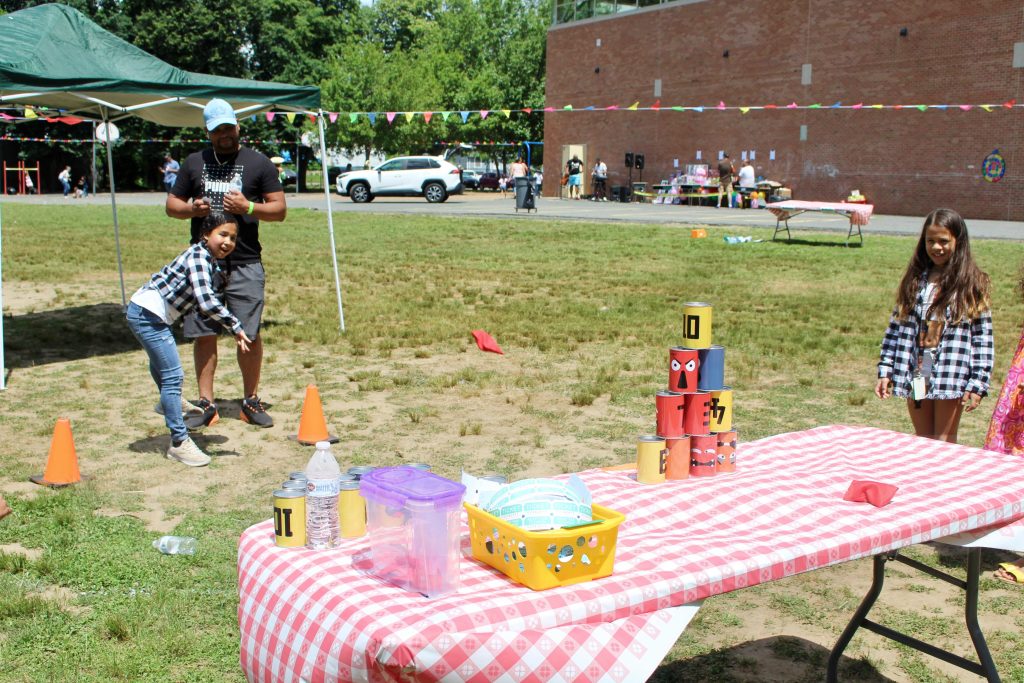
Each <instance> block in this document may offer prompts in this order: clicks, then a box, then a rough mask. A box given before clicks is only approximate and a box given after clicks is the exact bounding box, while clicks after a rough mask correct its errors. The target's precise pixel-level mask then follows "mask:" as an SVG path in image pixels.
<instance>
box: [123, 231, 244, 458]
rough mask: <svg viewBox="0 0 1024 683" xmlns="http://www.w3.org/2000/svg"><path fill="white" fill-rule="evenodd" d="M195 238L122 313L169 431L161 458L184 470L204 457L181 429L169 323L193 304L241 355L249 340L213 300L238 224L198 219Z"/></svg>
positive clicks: (178, 375) (177, 368) (177, 362)
mask: <svg viewBox="0 0 1024 683" xmlns="http://www.w3.org/2000/svg"><path fill="white" fill-rule="evenodd" d="M200 235H201V238H200V241H199V242H197V243H196V244H193V245H192V246H190V247H189V248H188V249H186V250H185V251H183V252H182V253H181V254H180V255H179V256H178V257H177V258H176V259H174V260H173V261H172V262H171V263H169V264H167V265H166V266H164V267H163V268H162V269H161V270H160V272H158V273H154V274H153V276H152V277H151V278H150V280H149V282H147V283H146V284H145V285H143V286H142V287H140V288H139V290H138V291H137V292H135V294H133V295H132V299H131V303H129V304H128V312H127V319H128V327H129V328H131V331H132V333H133V334H134V335H135V338H136V339H138V340H139V343H140V344H142V348H144V349H145V350H146V353H147V354H148V355H149V373H150V375H152V377H153V381H154V382H156V386H157V388H158V389H160V405H161V407H162V408H163V414H164V420H165V421H166V423H167V428H168V429H169V430H170V431H171V446H170V448H168V449H167V457H168V458H170V459H171V460H177V461H178V462H180V463H183V464H185V465H188V466H189V467H202V466H203V465H208V464H209V463H210V456H208V455H207V454H206V453H203V451H202V450H201V449H200V448H199V446H197V445H196V443H195V442H194V441H193V440H192V439H191V438H190V437H189V435H188V430H187V429H186V428H185V420H184V418H183V417H182V401H181V385H182V382H183V381H184V379H185V373H184V371H183V370H182V369H181V359H180V358H179V357H178V347H177V344H176V343H175V341H174V333H173V332H172V331H171V325H172V324H173V323H174V321H175V320H177V319H178V318H179V317H180V316H181V315H182V314H184V313H186V312H187V311H189V310H191V309H192V307H194V306H198V307H199V310H200V311H202V312H203V313H204V314H205V315H207V316H209V317H211V318H213V319H214V320H217V321H218V322H220V323H221V324H222V325H223V326H224V327H227V328H229V329H230V330H231V332H232V334H234V335H235V339H236V340H237V343H238V348H239V349H240V350H241V351H242V352H243V353H245V352H247V351H248V350H249V344H250V343H251V342H252V340H251V339H249V337H247V336H246V335H245V332H244V331H243V330H242V323H241V322H239V320H238V318H236V317H235V316H233V315H231V313H230V312H229V311H228V309H227V308H226V307H225V306H224V304H223V302H222V301H221V300H220V298H218V295H217V291H216V290H215V284H214V283H215V282H218V281H219V289H220V290H221V291H222V290H223V288H224V285H225V284H226V275H225V273H224V272H223V271H222V270H221V269H220V267H219V266H218V265H217V261H218V260H219V259H224V258H226V257H227V256H228V254H230V253H231V252H232V251H234V250H235V242H236V240H237V239H238V223H237V222H236V219H235V217H234V216H232V215H231V214H223V213H212V214H210V215H209V216H207V217H206V219H205V220H204V221H203V225H202V228H201V230H200Z"/></svg>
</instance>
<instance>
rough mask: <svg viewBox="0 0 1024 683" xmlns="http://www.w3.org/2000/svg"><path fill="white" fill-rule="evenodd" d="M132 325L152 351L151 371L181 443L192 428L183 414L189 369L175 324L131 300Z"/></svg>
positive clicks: (167, 419) (167, 417) (129, 316)
mask: <svg viewBox="0 0 1024 683" xmlns="http://www.w3.org/2000/svg"><path fill="white" fill-rule="evenodd" d="M126 317H127V319H128V327H129V328H130V329H131V331H132V334H134V335H135V338H136V339H138V340H139V343H140V344H142V348H144V349H145V350H146V354H148V355H149V374H150V375H152V377H153V381H154V382H156V386H157V388H158V389H159V390H160V405H161V406H162V407H163V409H164V421H165V422H166V423H167V428H168V429H169V430H171V438H172V439H174V442H175V443H179V442H181V441H184V440H185V439H187V438H188V429H186V428H185V420H184V418H183V417H182V414H181V385H182V384H183V383H184V381H185V371H184V370H182V369H181V358H180V357H179V356H178V345H177V344H176V343H175V341H174V333H173V332H171V326H170V325H168V324H167V323H165V322H164V321H163V320H162V319H161V318H160V316H158V315H157V314H156V313H153V312H152V311H148V310H146V309H145V308H142V307H141V306H139V305H138V304H136V303H134V302H132V303H129V304H128V313H127V316H126Z"/></svg>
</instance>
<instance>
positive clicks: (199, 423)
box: [185, 398, 220, 432]
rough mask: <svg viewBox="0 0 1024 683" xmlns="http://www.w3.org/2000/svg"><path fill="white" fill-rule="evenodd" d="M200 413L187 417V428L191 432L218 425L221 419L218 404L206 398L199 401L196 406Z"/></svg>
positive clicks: (190, 414)
mask: <svg viewBox="0 0 1024 683" xmlns="http://www.w3.org/2000/svg"><path fill="white" fill-rule="evenodd" d="M196 407H197V408H199V411H198V412H196V413H189V414H188V415H186V416H185V428H186V429H188V431H190V432H198V431H201V430H202V429H204V428H205V427H209V426H210V425H212V424H216V423H217V421H218V420H219V419H220V416H219V415H218V414H217V404H216V403H213V402H212V401H208V400H206V399H205V398H201V399H199V402H198V403H197V404H196Z"/></svg>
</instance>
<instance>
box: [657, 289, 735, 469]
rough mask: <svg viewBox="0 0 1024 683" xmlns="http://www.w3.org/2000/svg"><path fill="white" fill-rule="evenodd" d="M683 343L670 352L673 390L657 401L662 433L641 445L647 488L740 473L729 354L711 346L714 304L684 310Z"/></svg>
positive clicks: (696, 304) (690, 305)
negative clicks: (727, 370) (727, 364)
mask: <svg viewBox="0 0 1024 683" xmlns="http://www.w3.org/2000/svg"><path fill="white" fill-rule="evenodd" d="M683 339H684V342H685V345H683V346H673V347H671V348H670V349H669V352H668V365H669V370H668V390H666V391H659V392H658V393H657V396H656V397H655V407H656V410H657V433H656V434H655V435H647V436H642V437H640V440H639V441H638V443H637V481H640V482H642V483H647V484H656V483H659V482H662V481H665V480H666V479H686V478H688V477H690V476H694V477H708V476H712V475H714V474H717V473H728V472H735V471H736V440H737V433H736V429H735V427H734V426H733V424H732V421H733V420H732V416H733V397H732V388H731V387H729V386H726V385H725V348H724V347H722V346H719V345H715V344H712V343H711V305H710V304H707V303H703V302H690V303H687V304H684V306H683Z"/></svg>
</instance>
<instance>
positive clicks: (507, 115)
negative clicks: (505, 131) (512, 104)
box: [501, 109, 512, 119]
mask: <svg viewBox="0 0 1024 683" xmlns="http://www.w3.org/2000/svg"><path fill="white" fill-rule="evenodd" d="M501 113H502V114H504V115H505V118H506V119H510V118H512V110H511V109H502V110H501Z"/></svg>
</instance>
